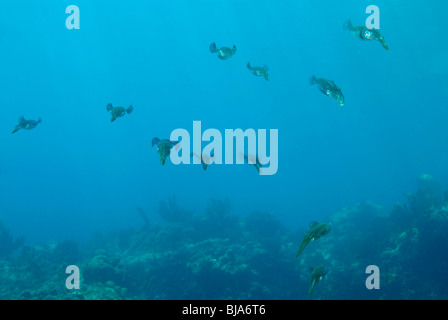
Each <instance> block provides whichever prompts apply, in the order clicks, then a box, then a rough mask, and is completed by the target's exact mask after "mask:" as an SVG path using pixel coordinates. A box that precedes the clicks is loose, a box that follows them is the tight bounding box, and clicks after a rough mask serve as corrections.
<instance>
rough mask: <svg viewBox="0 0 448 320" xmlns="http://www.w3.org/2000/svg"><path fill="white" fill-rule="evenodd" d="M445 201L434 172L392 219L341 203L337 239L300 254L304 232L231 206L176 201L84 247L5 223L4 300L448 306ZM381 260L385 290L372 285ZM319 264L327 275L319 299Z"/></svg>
mask: <svg viewBox="0 0 448 320" xmlns="http://www.w3.org/2000/svg"><path fill="white" fill-rule="evenodd" d="M441 195H443V192H442V189H441V188H440V185H438V183H437V182H435V181H434V180H433V179H432V178H429V177H428V176H425V177H422V178H420V179H419V180H418V188H417V191H416V192H415V193H413V194H409V195H408V196H407V204H400V203H398V204H396V205H395V206H394V207H393V209H392V210H391V212H390V213H389V214H385V213H384V212H383V209H382V208H381V207H380V206H378V205H376V204H374V203H371V202H362V203H359V204H356V205H353V206H350V207H346V208H343V209H341V210H339V211H338V212H335V213H333V214H332V215H330V216H329V217H328V223H329V224H331V232H329V233H328V234H326V235H325V236H324V237H322V238H320V239H319V241H316V242H313V244H312V245H310V246H309V247H308V248H307V250H304V252H303V253H302V254H301V255H300V256H299V257H298V258H296V257H295V256H296V252H297V249H298V246H299V245H300V243H299V242H300V239H301V237H303V235H304V234H305V231H306V230H290V229H288V228H287V227H285V226H284V225H283V224H282V223H281V222H280V221H279V220H278V219H277V218H276V216H275V215H274V214H273V213H271V212H268V211H261V212H253V213H249V214H246V215H238V214H236V213H234V212H232V208H231V205H230V203H229V201H227V200H216V199H214V200H211V201H210V202H209V205H208V207H207V208H206V210H205V212H204V213H203V214H193V213H192V211H189V210H186V209H182V208H180V207H179V205H178V204H177V203H176V200H175V198H174V197H171V198H169V200H168V202H161V209H160V214H161V216H162V217H164V218H165V219H166V221H167V222H166V223H155V222H154V223H151V224H149V223H148V221H146V220H145V226H144V228H140V229H133V228H130V229H123V230H119V231H115V232H110V233H107V234H100V233H97V234H96V235H95V236H94V237H93V239H92V240H91V241H90V242H88V243H86V244H83V245H79V244H78V243H76V242H74V241H71V240H65V241H60V242H49V243H46V244H43V245H35V246H23V240H20V239H15V240H14V239H13V237H12V235H11V234H10V233H9V230H8V228H6V226H5V225H4V224H1V225H0V227H1V228H0V241H1V242H0V248H1V251H0V252H1V254H0V282H1V283H2V286H1V287H0V299H67V300H73V299H80V300H81V299H101V300H103V299H310V298H312V299H435V298H437V299H446V298H448V289H447V288H446V286H445V285H444V284H446V283H448V275H447V274H446V272H445V270H446V269H447V268H448V257H447V256H446V254H445V252H446V250H447V249H448V248H447V246H448V205H447V202H446V199H444V198H441ZM139 211H141V210H139ZM140 213H141V212H140ZM19 247H22V250H20V252H19V251H17V253H16V254H13V252H14V251H15V250H16V249H17V248H19ZM68 264H76V265H78V266H79V268H80V270H81V288H80V289H79V290H68V289H67V288H66V287H65V279H66V276H67V275H66V274H65V272H64V271H65V269H64V268H65V266H67V265H68ZM372 264H374V265H377V266H378V267H379V268H380V270H381V290H367V289H366V288H365V286H364V281H365V279H366V274H365V268H366V266H368V265H372ZM315 266H322V267H323V268H324V269H325V270H326V271H325V277H322V278H319V279H320V281H319V285H317V286H315V288H314V291H313V294H312V297H310V296H309V290H310V281H311V283H313V282H312V279H311V278H310V274H312V273H311V272H310V269H312V268H314V267H315ZM327 271H328V272H327ZM434 274H437V275H438V276H437V277H436V278H435V277H434V276H433V275H434ZM436 279H437V281H436Z"/></svg>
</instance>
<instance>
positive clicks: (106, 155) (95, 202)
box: [0, 0, 448, 299]
mask: <svg viewBox="0 0 448 320" xmlns="http://www.w3.org/2000/svg"><path fill="white" fill-rule="evenodd" d="M72 4H74V5H77V6H78V7H79V9H80V29H79V30H68V29H67V28H66V26H65V20H66V18H67V17H68V14H66V13H65V8H66V7H67V6H69V5H72ZM371 4H375V5H377V6H378V7H379V8H380V10H381V29H380V30H381V32H382V34H383V35H384V37H385V40H386V42H387V43H388V45H389V48H390V52H388V51H386V50H384V48H383V47H382V46H381V45H380V44H379V43H378V42H377V41H362V40H360V39H356V38H355V37H352V36H351V35H350V34H349V32H347V31H345V30H344V29H343V25H344V23H345V22H346V21H347V20H348V19H351V20H352V22H353V23H354V24H355V25H363V24H364V23H365V20H366V18H367V17H368V15H367V14H366V13H365V9H366V7H367V6H368V5H371ZM446 12H448V3H445V2H444V1H435V0H433V1H379V0H376V1H363V0H362V1H360V0H347V1H329V0H325V1H323V0H321V1H315V0H313V1H311V0H306V1H292V0H282V1H272V0H269V1H268V0H263V1H254V0H247V1H240V0H238V1H237V0H226V1H208V0H207V1H205V0H198V1H190V0H188V1H180V0H168V1H136V0H135V1H116V0H115V1H103V0H95V1H91V0H88V1H87V0H76V1H10V0H4V1H2V3H1V8H0V47H1V48H2V49H1V50H0V70H1V72H0V106H1V110H2V112H1V117H0V221H3V222H4V224H5V225H7V226H8V227H9V229H10V232H11V234H12V235H13V236H14V237H18V236H24V237H25V239H26V242H25V243H26V244H27V245H29V246H33V245H37V244H42V243H46V242H48V241H62V240H64V239H71V240H74V241H80V243H84V242H85V241H89V240H90V239H91V237H92V233H93V232H95V231H101V232H104V233H107V232H110V231H113V230H120V229H123V228H140V227H141V226H142V225H143V223H144V221H143V220H142V218H141V216H140V215H139V211H138V210H137V209H136V208H138V207H140V208H142V209H143V210H144V212H146V214H147V216H148V219H149V221H150V222H151V223H160V224H163V223H164V220H163V219H162V218H161V217H160V215H159V207H160V201H168V199H169V197H170V196H172V195H175V197H176V198H175V199H176V203H177V204H178V205H179V206H180V207H182V208H184V209H186V210H189V211H192V212H194V213H195V214H202V213H204V212H205V211H206V210H207V207H208V205H209V203H210V199H221V200H225V199H228V201H229V203H230V204H231V208H232V209H231V212H232V214H235V215H236V216H238V217H241V218H243V217H244V216H246V215H248V214H250V213H252V212H254V211H267V212H270V213H271V214H272V215H273V216H274V217H275V218H276V219H278V220H279V221H280V222H281V223H282V224H283V225H284V226H285V227H286V228H288V230H301V231H300V232H296V233H295V234H294V235H295V236H296V237H295V238H293V239H295V240H294V241H295V242H294V243H293V248H292V251H291V252H292V257H293V258H294V255H295V253H296V250H297V249H298V247H299V245H300V241H301V239H302V237H303V234H304V232H305V231H306V229H307V228H308V226H309V224H310V222H311V221H328V219H329V217H330V216H331V215H332V214H334V213H336V212H338V211H340V210H342V208H346V207H349V206H353V205H355V204H357V203H360V202H363V201H372V202H373V203H375V204H377V205H378V206H381V207H382V209H381V210H380V211H381V214H383V215H385V216H387V215H388V214H389V212H390V211H391V210H392V208H393V206H394V205H395V204H396V203H397V202H402V203H406V201H407V200H406V197H405V196H404V194H405V193H408V192H415V191H416V190H417V183H416V180H417V177H419V176H421V175H422V174H430V175H431V176H433V177H434V179H435V180H437V181H438V182H439V183H440V184H441V185H442V187H443V190H445V189H446V186H447V184H448V170H447V163H448V148H447V147H446V146H447V141H448V130H447V119H448V104H447V100H448V99H447V98H448V89H447V86H446V83H447V74H448V62H447V57H448V43H447V42H446V41H444V39H445V38H446V37H445V35H444V32H445V29H446V26H445V24H446ZM212 42H216V44H217V46H218V47H221V46H229V47H231V46H232V45H233V44H235V45H236V47H237V52H236V54H235V55H234V56H233V57H232V58H230V59H228V60H225V61H223V60H220V59H218V58H217V57H216V54H212V53H210V51H209V45H210V43H212ZM248 61H250V62H251V64H253V65H267V66H269V78H270V79H269V81H265V79H263V78H262V77H255V76H254V75H253V74H251V73H250V71H249V70H248V69H247V67H246V64H247V62H248ZM313 75H315V76H317V77H323V78H327V79H331V80H334V81H335V82H336V84H337V85H338V86H339V87H340V88H341V89H342V92H343V93H344V96H345V105H344V106H343V107H339V106H338V105H337V103H336V102H335V101H334V100H333V99H330V98H328V97H326V96H325V95H323V94H322V93H320V92H319V90H317V88H316V87H311V86H310V83H309V79H310V77H311V76H313ZM108 103H112V104H113V105H122V106H125V107H127V106H128V105H130V104H132V105H133V107H134V110H133V112H132V113H131V114H127V115H125V116H124V117H122V118H118V119H117V120H116V121H114V122H113V123H111V122H110V114H109V113H108V112H107V111H106V105H107V104H108ZM20 116H24V117H25V118H26V119H34V120H37V119H38V118H39V117H41V118H42V123H40V124H39V125H38V126H37V127H36V128H35V129H33V130H20V131H19V132H17V133H15V134H11V132H12V130H13V129H14V127H15V125H17V119H18V118H19V117H20ZM193 121H201V122H202V129H203V130H205V129H208V128H216V129H218V130H220V131H221V132H222V134H223V135H224V130H225V129H236V128H241V129H243V130H245V129H248V128H253V129H278V133H279V154H278V160H279V167H278V172H277V173H276V174H275V175H272V176H260V175H258V174H257V172H256V170H255V169H254V168H252V167H251V166H248V165H211V166H210V167H209V168H208V169H207V170H206V171H204V170H202V167H201V166H200V165H178V166H176V165H173V164H172V163H171V161H170V160H167V162H166V164H165V165H164V166H161V164H160V160H159V155H158V154H157V151H156V147H151V140H152V139H153V138H154V137H159V138H169V136H170V133H171V131H173V130H174V129H177V128H184V129H187V130H188V131H189V132H190V134H192V125H193ZM203 146H205V144H203ZM366 224H368V223H367V222H366ZM333 230H335V232H336V230H337V225H336V226H335V225H334V223H333V224H332V231H333ZM400 231H401V230H400ZM198 232H199V231H198ZM420 232H421V233H422V231H421V230H420ZM335 234H337V233H335ZM408 237H409V232H408ZM211 238H212V237H211ZM442 245H446V243H444V244H443V243H442ZM316 247H317V244H316ZM312 250H313V249H311V248H308V249H307V251H310V252H311V251H312ZM368 250H369V249H366V252H368ZM17 254H18V253H17ZM291 261H292V263H298V261H299V260H291ZM445 263H446V261H445ZM362 268H364V267H360V272H361V273H362V274H364V273H363V272H364V270H363V269H362ZM333 277H335V275H334V273H333ZM306 279H308V278H306ZM364 280H365V275H362V279H361V282H360V283H361V286H363V283H364V282H363V281H364ZM154 281H156V280H154ZM304 283H305V284H306V286H307V285H308V280H306V281H305V282H304ZM384 283H385V282H384ZM154 285H156V283H155V284H154ZM319 285H320V286H322V287H324V284H319ZM322 290H323V289H322ZM364 290H365V289H364ZM303 292H304V294H305V296H303V297H306V293H307V292H308V288H307V287H306V288H305V289H304V291H303ZM316 294H319V293H318V292H316ZM437 294H441V293H440V292H439V293H435V296H437ZM444 294H445V295H440V296H439V297H442V298H446V297H447V293H446V291H445V292H444ZM397 296H398V295H397ZM141 297H143V298H177V297H176V296H170V295H169V294H166V295H165V296H163V295H162V296H153V295H148V296H138V298H141ZM223 297H224V298H225V297H233V298H238V296H237V295H235V294H233V295H231V294H229V295H228V296H223ZM241 297H242V298H250V296H241ZM253 297H254V298H258V297H259V296H256V295H254V296H253ZM303 297H302V296H300V295H298V296H297V298H303ZM326 297H328V298H334V296H331V295H327V296H322V298H326ZM341 297H348V298H352V297H351V296H350V295H349V294H347V295H346V296H341ZM392 297H396V296H392ZM398 297H400V298H402V296H398ZM433 297H434V296H433ZM182 298H185V297H182ZM200 298H222V297H221V296H210V295H208V296H207V295H204V296H200ZM267 298H274V299H276V298H294V297H293V296H288V297H279V296H275V295H274V294H273V295H271V296H267ZM367 298H368V297H367ZM417 298H423V299H425V298H430V297H428V296H424V295H422V296H418V297H417Z"/></svg>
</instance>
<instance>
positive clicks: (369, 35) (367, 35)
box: [364, 30, 372, 39]
mask: <svg viewBox="0 0 448 320" xmlns="http://www.w3.org/2000/svg"><path fill="white" fill-rule="evenodd" d="M371 36H372V32H370V31H369V30H366V31H364V38H368V39H370V38H371Z"/></svg>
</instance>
